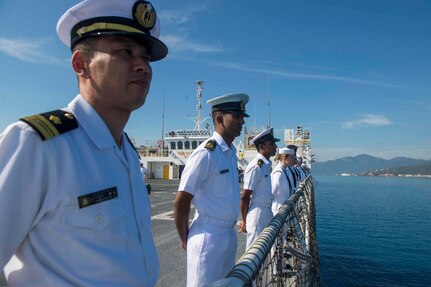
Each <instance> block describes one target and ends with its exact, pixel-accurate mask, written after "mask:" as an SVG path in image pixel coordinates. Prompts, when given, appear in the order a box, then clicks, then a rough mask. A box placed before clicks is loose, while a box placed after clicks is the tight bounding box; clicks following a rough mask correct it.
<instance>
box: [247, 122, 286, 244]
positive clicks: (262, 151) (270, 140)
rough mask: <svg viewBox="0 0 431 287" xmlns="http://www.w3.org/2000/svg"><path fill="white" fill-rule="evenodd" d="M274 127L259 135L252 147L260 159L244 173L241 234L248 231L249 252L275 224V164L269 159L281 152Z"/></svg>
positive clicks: (251, 163) (251, 164)
mask: <svg viewBox="0 0 431 287" xmlns="http://www.w3.org/2000/svg"><path fill="white" fill-rule="evenodd" d="M278 141H280V140H279V139H276V138H274V132H273V129H272V128H268V129H266V130H265V131H263V132H261V133H260V134H258V135H257V136H255V137H254V138H253V139H252V140H251V141H250V144H252V145H254V146H255V147H256V149H257V151H258V154H257V155H256V157H255V158H254V159H253V160H252V161H251V162H250V163H249V164H248V165H247V168H246V169H245V172H244V186H243V191H242V194H241V207H240V209H241V215H242V222H241V224H240V231H242V232H247V244H246V250H248V249H249V248H250V247H251V245H252V244H253V243H254V241H255V240H256V239H257V237H258V236H259V234H260V233H261V232H262V230H263V229H264V228H265V227H266V226H267V225H268V223H269V222H270V221H271V219H272V217H273V214H272V212H271V204H272V200H273V195H272V192H271V164H272V162H271V161H270V160H269V158H270V157H271V156H273V155H275V152H276V150H277V145H276V144H275V143H276V142H278Z"/></svg>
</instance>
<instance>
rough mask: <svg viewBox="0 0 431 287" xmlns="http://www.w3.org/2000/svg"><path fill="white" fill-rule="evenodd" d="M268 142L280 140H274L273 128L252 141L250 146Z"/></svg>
mask: <svg viewBox="0 0 431 287" xmlns="http://www.w3.org/2000/svg"><path fill="white" fill-rule="evenodd" d="M266 141H273V142H279V141H280V140H279V139H276V138H274V131H273V129H272V128H268V129H266V130H264V131H263V132H261V133H260V134H258V135H257V136H255V137H254V138H252V139H251V141H250V145H253V144H254V145H256V146H257V145H258V144H260V143H264V142H266Z"/></svg>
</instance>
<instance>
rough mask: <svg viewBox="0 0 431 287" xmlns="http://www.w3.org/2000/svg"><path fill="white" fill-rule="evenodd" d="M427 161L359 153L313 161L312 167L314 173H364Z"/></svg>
mask: <svg viewBox="0 0 431 287" xmlns="http://www.w3.org/2000/svg"><path fill="white" fill-rule="evenodd" d="M425 163H427V161H426V160H422V159H413V158H407V157H395V158H393V159H390V160H386V159H382V158H378V157H374V156H370V155H367V154H361V155H357V156H354V157H352V156H348V157H343V158H340V159H336V160H328V161H324V162H315V163H313V166H312V169H313V173H315V174H341V173H354V174H358V173H364V172H368V171H373V170H377V169H389V168H398V167H405V166H416V165H420V164H425Z"/></svg>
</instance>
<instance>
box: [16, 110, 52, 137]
mask: <svg viewBox="0 0 431 287" xmlns="http://www.w3.org/2000/svg"><path fill="white" fill-rule="evenodd" d="M21 120H22V121H23V122H26V123H27V124H29V125H30V126H31V127H32V128H33V129H34V130H35V131H36V132H37V133H38V134H39V135H40V137H41V138H42V139H43V140H46V139H50V138H53V137H56V136H58V135H59V134H60V133H59V132H58V131H57V130H56V129H55V127H53V126H52V125H51V123H50V122H49V121H48V120H47V119H46V118H44V117H42V116H41V115H33V116H28V117H24V118H22V119H21Z"/></svg>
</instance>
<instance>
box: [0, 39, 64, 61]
mask: <svg viewBox="0 0 431 287" xmlns="http://www.w3.org/2000/svg"><path fill="white" fill-rule="evenodd" d="M45 45H46V41H43V40H40V41H29V40H22V39H8V38H0V52H3V53H5V54H6V55H9V56H11V57H14V58H17V59H19V60H21V61H24V62H30V63H37V64H41V63H42V64H49V65H60V66H65V65H66V64H67V63H66V62H65V61H62V60H59V59H57V58H55V57H52V56H50V55H49V52H47V51H46V48H45Z"/></svg>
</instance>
